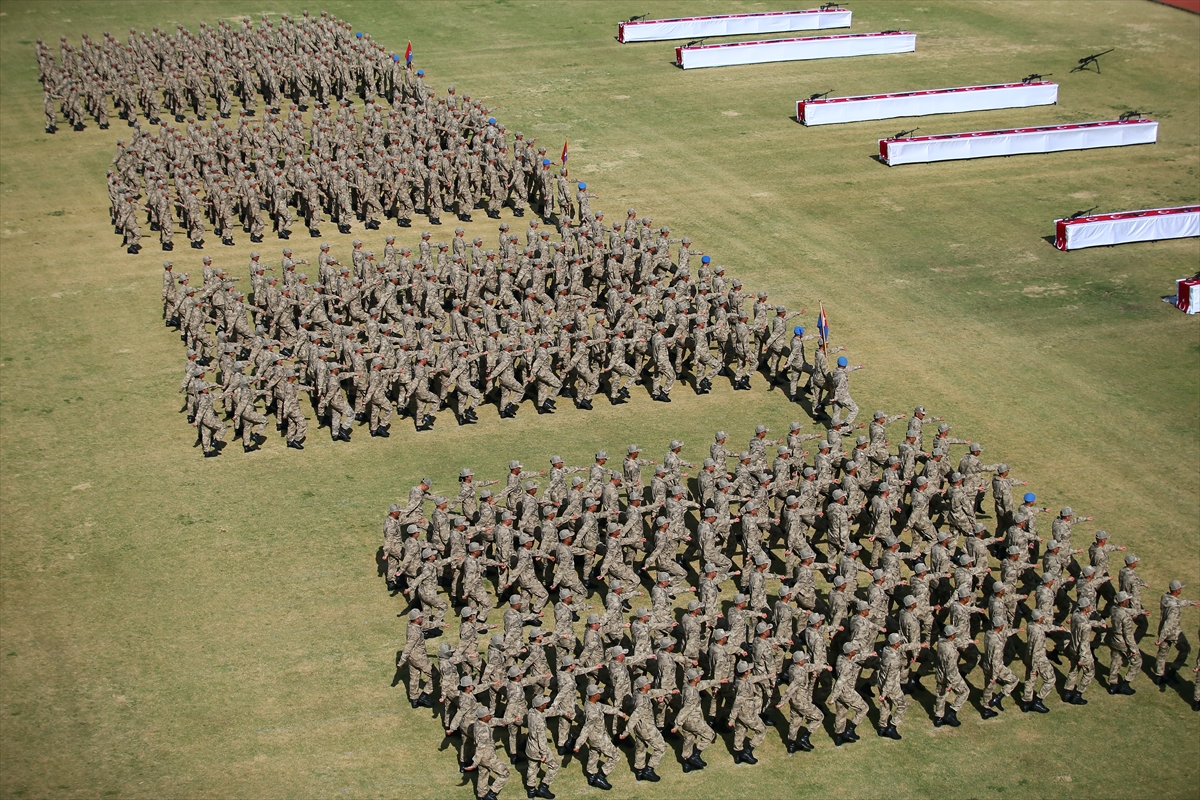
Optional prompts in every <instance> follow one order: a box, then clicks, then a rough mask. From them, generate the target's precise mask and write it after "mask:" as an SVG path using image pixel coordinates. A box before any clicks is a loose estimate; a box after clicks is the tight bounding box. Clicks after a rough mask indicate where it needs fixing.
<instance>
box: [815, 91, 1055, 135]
mask: <svg viewBox="0 0 1200 800" xmlns="http://www.w3.org/2000/svg"><path fill="white" fill-rule="evenodd" d="M1057 102H1058V84H1056V83H1050V82H1049V81H1037V82H1034V83H1001V84H994V85H991V86H962V87H959V88H957V89H930V90H927V91H922V92H897V93H894V94H875V95H860V96H857V97H828V98H823V99H819V100H799V101H797V102H796V119H798V120H800V121H801V122H803V123H804V124H805V125H831V124H833V123H837V122H862V121H864V120H873V119H892V118H894V117H923V116H926V115H928V114H958V113H961V112H964V111H990V110H993V109H997V108H1025V107H1027V106H1048V105H1053V104H1055V103H1057Z"/></svg>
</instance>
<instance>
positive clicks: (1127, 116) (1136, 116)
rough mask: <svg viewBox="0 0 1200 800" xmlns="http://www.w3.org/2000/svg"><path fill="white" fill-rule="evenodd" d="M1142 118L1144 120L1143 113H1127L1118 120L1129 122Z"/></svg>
mask: <svg viewBox="0 0 1200 800" xmlns="http://www.w3.org/2000/svg"><path fill="white" fill-rule="evenodd" d="M1141 118H1142V112H1141V111H1126V112H1125V113H1124V114H1122V115H1121V116H1119V117H1117V119H1119V120H1121V122H1124V121H1125V120H1128V119H1141Z"/></svg>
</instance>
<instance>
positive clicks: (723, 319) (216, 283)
mask: <svg viewBox="0 0 1200 800" xmlns="http://www.w3.org/2000/svg"><path fill="white" fill-rule="evenodd" d="M628 218H629V220H630V221H631V222H633V223H636V220H637V214H636V212H635V211H634V210H633V209H630V213H629V215H628ZM593 223H594V224H595V225H596V230H598V231H599V233H598V236H600V237H603V236H604V235H605V234H613V233H614V232H613V231H608V230H607V229H605V228H604V227H603V224H602V222H601V221H600V220H599V219H597V218H593ZM643 227H647V226H643ZM667 232H668V231H667V230H666V229H665V228H664V229H661V230H660V231H659V233H660V234H662V237H663V238H664V239H665V236H666V233H667ZM577 234H578V235H577ZM555 235H556V236H558V237H559V239H558V240H557V241H555V242H553V243H552V242H551V234H550V233H549V231H546V230H543V229H540V228H539V227H538V223H537V221H536V220H535V221H531V223H530V227H529V230H528V232H527V234H526V236H527V241H529V242H530V243H531V246H530V247H527V249H526V251H525V252H524V253H523V254H518V253H517V252H516V247H515V245H514V242H513V240H514V239H516V236H515V235H513V234H511V233H510V232H509V226H508V224H507V223H504V224H501V225H500V235H499V238H500V244H501V248H502V249H501V250H500V251H496V250H490V249H489V250H484V248H483V242H482V241H481V240H480V239H478V238H477V239H475V240H474V241H473V242H470V243H468V241H467V239H466V237H465V235H464V232H463V229H461V228H459V229H457V230H456V231H455V235H454V238H453V240H452V242H451V243H449V244H447V243H438V244H437V253H436V254H435V253H434V248H433V246H432V243H431V238H430V234H429V233H428V232H426V233H424V234H423V236H422V239H421V242H420V245H419V250H418V254H417V255H415V256H414V255H413V253H412V251H411V250H410V249H409V248H407V247H404V248H400V247H397V245H396V243H395V238H394V237H391V236H389V237H388V241H387V244H386V246H385V248H384V252H383V258H382V259H381V260H379V259H376V256H375V254H374V252H372V251H369V250H365V249H364V247H363V243H362V241H361V240H357V239H356V240H354V242H353V245H352V246H353V250H352V253H351V258H350V259H349V263H348V264H343V263H342V262H340V261H338V260H337V259H335V258H333V257H332V256H331V255H330V253H331V248H330V247H329V246H328V245H325V244H323V245H321V251H320V254H319V255H318V256H317V258H316V264H315V269H313V267H314V265H313V264H312V262H310V261H308V260H304V259H298V258H297V257H296V256H295V254H294V252H293V251H292V249H291V248H284V250H283V257H282V260H281V262H280V266H279V267H278V268H276V267H268V266H266V265H265V264H264V263H263V262H262V260H261V257H260V255H259V253H258V252H257V251H253V252H251V254H250V263H249V264H248V267H247V271H248V272H249V273H250V274H249V276H248V277H249V285H248V286H247V287H246V288H247V289H249V294H248V295H247V293H246V292H244V291H242V289H241V288H240V285H239V284H238V283H237V281H239V280H241V276H237V277H235V276H231V275H230V274H229V273H228V272H227V271H226V270H224V269H221V268H218V267H215V266H213V263H212V259H211V258H209V257H204V259H203V261H204V264H203V269H202V273H201V275H200V280H199V281H196V282H193V279H192V277H191V276H190V275H188V274H186V273H185V274H179V273H176V272H175V269H174V264H173V263H172V262H165V263H164V265H163V276H162V278H163V281H162V300H163V317H164V319H165V320H166V321H167V324H168V325H170V326H173V327H176V328H178V330H179V332H180V337H181V338H182V340H183V341H184V343H185V345H186V352H187V356H186V362H185V364H184V376H183V381H182V382H181V384H180V387H179V391H180V392H182V393H185V394H186V395H187V400H186V403H185V405H184V410H186V412H187V415H188V422H189V423H191V424H193V425H195V426H196V427H197V428H198V429H199V433H200V436H199V439H200V442H201V444H202V446H203V449H204V452H205V454H206V455H217V454H218V453H219V452H220V447H221V446H222V445H223V437H224V435H225V432H226V427H227V426H226V424H225V421H222V416H224V418H225V420H226V421H230V422H232V424H233V425H234V427H235V430H237V429H240V431H241V437H242V443H243V449H244V450H245V451H246V452H249V451H252V450H254V449H256V448H258V447H259V446H260V445H261V444H262V443H263V442H264V441H265V437H264V435H263V432H264V430H265V427H266V423H267V422H268V420H267V418H266V416H265V414H264V413H263V411H261V410H260V402H259V401H260V399H263V398H265V410H266V412H267V413H271V412H272V410H273V413H274V415H275V418H276V421H277V427H278V429H279V430H281V431H284V434H285V436H286V438H287V442H288V446H289V447H293V448H296V449H303V441H304V438H305V435H306V432H307V418H306V416H305V413H304V411H303V410H302V408H301V403H300V401H299V393H300V392H302V391H303V392H307V393H308V394H309V396H310V398H311V407H312V409H313V411H314V412H315V414H316V418H317V420H318V421H319V424H320V425H322V426H325V425H327V426H328V427H329V431H330V435H331V436H332V438H333V440H334V441H349V440H350V434H351V431H352V428H353V425H354V422H355V421H356V420H357V421H358V422H361V423H363V424H365V425H368V426H369V430H370V433H371V435H372V436H375V437H387V436H389V435H390V432H389V428H390V424H391V421H392V419H393V417H394V416H395V415H396V414H399V415H401V416H411V417H412V419H413V422H414V424H415V426H416V429H417V430H419V431H420V430H429V429H431V428H432V427H433V424H434V421H435V414H436V413H437V412H438V411H439V410H441V409H445V408H448V407H451V406H452V407H453V409H454V413H455V418H456V420H457V421H458V424H459V425H468V424H472V423H474V422H475V421H477V420H478V409H479V407H480V406H481V405H484V404H485V403H491V402H494V403H495V404H496V407H497V409H498V412H499V415H500V417H501V418H511V417H515V416H516V414H517V411H518V408H519V406H520V405H521V403H522V402H523V400H524V398H525V397H526V396H527V395H528V396H529V397H530V398H531V399H533V400H534V405H535V407H536V409H537V411H538V413H539V414H551V413H554V411H555V410H556V404H557V398H558V397H559V396H562V395H569V396H571V397H572V398H573V399H574V403H575V406H576V408H579V409H583V410H591V409H592V401H593V399H594V398H595V396H596V395H597V394H598V393H599V392H600V391H601V390H602V389H603V390H604V392H605V393H606V395H607V397H608V399H609V402H610V403H612V404H614V405H616V404H620V403H624V402H625V401H626V400H627V399H628V398H629V397H630V396H631V395H630V391H631V388H632V387H633V385H634V384H635V383H641V384H643V385H644V386H645V387H646V388H648V389H649V392H650V395H651V396H652V397H653V398H654V399H655V400H658V401H661V402H664V403H669V402H671V397H670V395H671V392H672V390H673V389H674V387H675V385H676V383H677V382H678V381H680V380H681V379H684V378H686V379H687V380H689V381H690V383H691V386H692V389H693V390H694V391H695V392H696V393H697V394H707V393H708V392H710V391H711V389H712V382H713V381H714V380H717V379H718V378H719V376H721V375H725V376H728V380H729V381H730V382H731V385H732V386H733V388H735V389H750V388H751V385H750V380H751V376H752V375H754V374H755V373H757V372H758V371H759V370H760V369H761V370H763V371H764V372H765V373H766V375H767V377H768V378H769V380H770V383H771V385H772V386H776V385H778V386H786V390H787V392H788V396H789V397H790V398H792V399H793V400H795V401H797V402H799V401H800V400H802V399H803V398H804V397H805V396H806V395H811V403H812V409H813V413H814V414H815V415H817V416H823V415H826V414H827V411H829V410H832V413H833V419H834V421H841V419H842V415H843V412H846V416H845V423H846V424H847V425H850V424H853V422H854V420H855V419H856V417H857V414H858V406H857V404H855V402H854V400H853V397H852V396H851V395H850V389H849V373H850V372H851V371H853V370H855V369H859V368H860V367H859V366H852V365H850V364H849V362H848V361H847V359H846V358H845V356H841V357H839V358H838V359H837V361H836V362H835V365H831V364H830V362H829V356H830V354H836V353H838V352H840V351H842V350H844V349H845V348H843V347H831V346H829V345H827V344H826V341H825V340H824V339H823V338H821V337H818V336H816V335H815V334H808V333H806V332H805V329H804V328H803V327H799V326H795V327H793V326H792V324H791V322H792V320H793V318H794V317H795V316H796V314H794V313H789V312H788V310H787V308H786V307H785V306H781V305H772V304H770V303H769V298H768V296H767V293H766V292H759V293H758V294H757V297H756V298H752V297H750V296H747V294H746V293H745V292H744V291H743V288H742V284H741V282H740V281H738V280H736V279H734V280H730V279H727V278H726V277H725V269H724V267H721V266H716V267H712V266H711V264H710V261H709V258H708V256H704V257H703V261H702V262H701V263H700V264H699V265H698V269H697V272H696V275H695V277H693V276H692V274H691V269H690V267H689V266H688V262H689V259H690V258H691V256H692V255H694V254H693V253H691V252H689V250H688V245H689V243H688V242H687V240H686V239H685V240H684V241H683V243H681V247H680V250H679V256H678V259H677V260H672V258H671V257H670V255H668V256H667V257H666V258H664V259H662V260H657V261H654V262H653V263H651V262H650V260H649V259H645V261H646V264H645V268H644V269H642V270H639V271H637V272H631V271H629V270H626V269H624V268H623V263H625V260H624V259H623V258H622V257H621V256H620V252H621V251H619V250H617V251H615V252H616V254H617V255H616V256H615V257H613V256H612V254H609V255H608V257H605V256H604V254H603V253H601V254H598V255H596V256H595V257H594V260H593V261H592V262H591V263H592V264H593V265H599V266H601V267H603V270H602V271H600V272H597V270H594V269H585V266H584V263H585V261H584V258H583V257H582V256H581V255H580V253H579V250H578V249H577V248H579V247H580V246H583V247H586V246H587V244H586V242H587V238H588V237H587V235H586V234H581V233H580V232H579V231H573V230H564V231H563V232H562V233H561V234H555ZM622 235H625V236H626V237H627V239H628V240H629V241H628V244H627V245H626V246H627V247H628V248H629V249H630V250H632V251H633V252H639V248H638V246H637V244H636V243H637V242H638V240H637V239H636V238H635V235H634V234H633V233H628V234H621V233H619V232H616V236H617V237H620V236H622ZM642 241H643V242H645V241H647V240H642ZM649 241H650V242H651V243H650V244H643V247H644V248H645V249H643V250H641V252H642V253H647V252H649V253H650V254H651V255H653V253H654V251H655V250H656V249H657V248H656V246H655V244H653V240H652V239H650V240H649ZM532 243H536V249H535V247H534V246H532ZM551 251H552V252H551ZM568 252H571V253H572V255H571V256H568V255H567V253H568ZM633 260H636V257H633V256H631V257H630V259H629V261H633ZM605 262H607V263H605ZM424 265H428V267H425V266H424ZM301 269H313V271H314V273H315V276H316V280H315V281H314V280H311V279H310V278H309V276H308V273H306V272H302V271H301ZM268 273H272V274H270V275H269V274H268ZM522 297H523V300H519V298H522ZM814 340H815V344H814V347H813V357H812V361H811V362H810V361H809V359H808V354H807V352H806V344H807V343H808V342H812V341H814ZM209 373H216V376H215V380H214V381H212V382H210V381H209V380H207V378H208V377H209ZM221 399H223V400H224V414H223V415H222V414H221V413H219V412H218V411H217V409H218V407H219V406H218V401H219V400H221Z"/></svg>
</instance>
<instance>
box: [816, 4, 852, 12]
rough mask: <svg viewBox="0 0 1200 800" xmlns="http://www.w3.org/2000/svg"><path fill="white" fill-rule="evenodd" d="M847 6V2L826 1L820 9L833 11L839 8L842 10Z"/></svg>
mask: <svg viewBox="0 0 1200 800" xmlns="http://www.w3.org/2000/svg"><path fill="white" fill-rule="evenodd" d="M845 7H846V4H845V3H825V4H823V5H822V6H821V8H820V9H819V10H821V11H833V10H834V9H839V10H840V9H843V8H845Z"/></svg>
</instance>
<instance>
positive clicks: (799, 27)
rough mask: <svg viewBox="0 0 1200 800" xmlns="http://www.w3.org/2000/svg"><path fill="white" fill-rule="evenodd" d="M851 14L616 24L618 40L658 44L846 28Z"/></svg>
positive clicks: (820, 11) (824, 11)
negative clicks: (673, 40) (672, 41)
mask: <svg viewBox="0 0 1200 800" xmlns="http://www.w3.org/2000/svg"><path fill="white" fill-rule="evenodd" d="M849 27H850V11H848V10H847V9H844V8H813V9H809V10H808V11H768V12H766V13H763V14H720V15H717V16H711V17H680V18H679V19H639V20H634V21H631V22H619V23H617V41H619V42H623V43H625V44H628V43H629V42H661V41H665V40H667V39H705V38H708V37H710V36H743V35H746V34H750V33H788V32H789V31H823V30H826V29H828V28H849Z"/></svg>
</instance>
